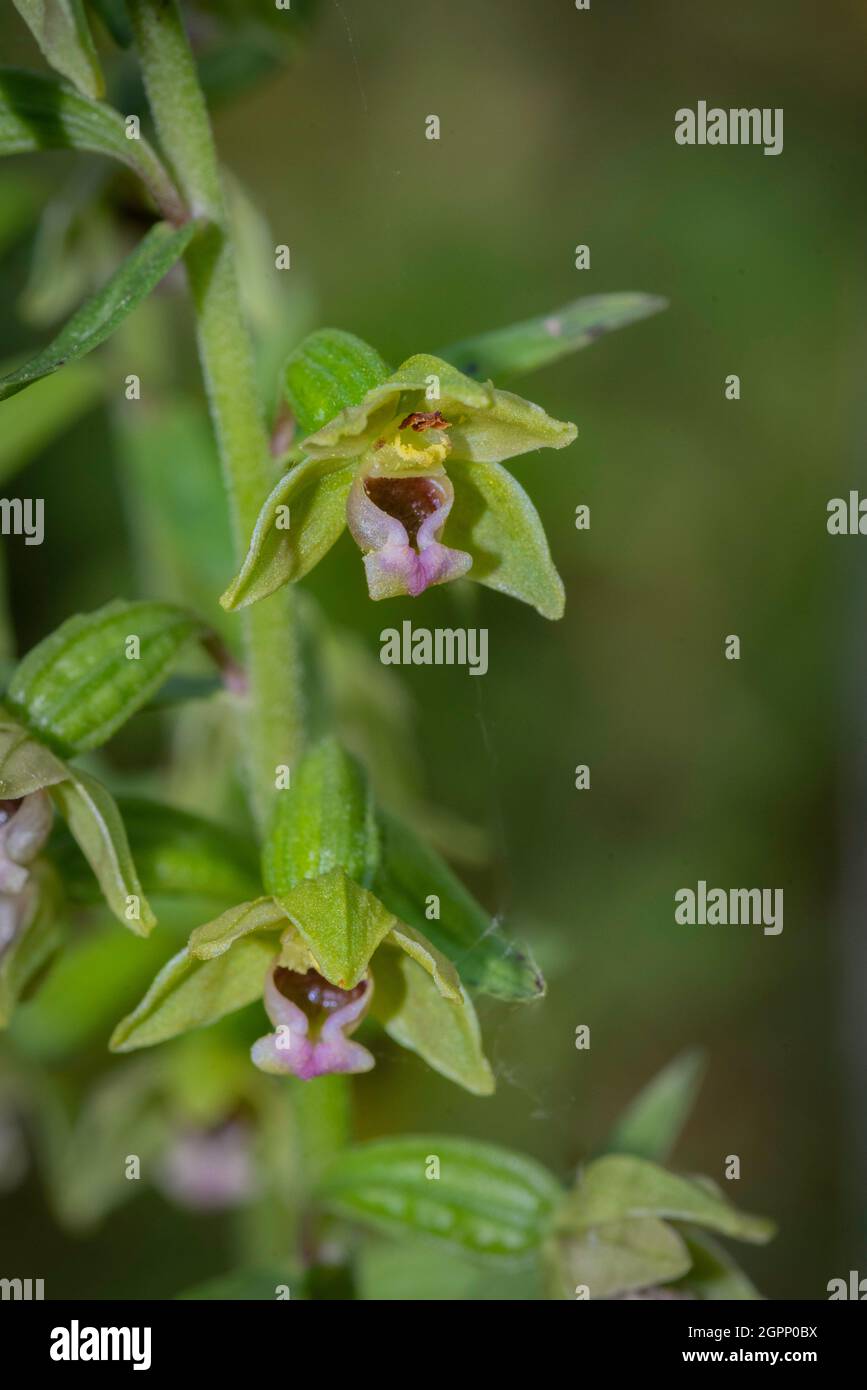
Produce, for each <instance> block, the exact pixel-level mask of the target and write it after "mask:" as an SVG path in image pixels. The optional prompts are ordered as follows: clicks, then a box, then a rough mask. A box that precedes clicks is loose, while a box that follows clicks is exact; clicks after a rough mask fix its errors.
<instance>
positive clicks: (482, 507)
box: [443, 459, 565, 618]
mask: <svg viewBox="0 0 867 1390" xmlns="http://www.w3.org/2000/svg"><path fill="white" fill-rule="evenodd" d="M448 472H449V477H450V478H451V480H452V482H453V484H454V488H455V502H454V506H453V508H452V513H451V516H450V517H449V519H448V521H447V523H446V528H445V532H444V533H443V542H444V544H446V545H449V546H453V547H455V548H456V549H458V550H466V551H468V552H469V554H470V555H472V557H473V567H472V569H471V570H470V572H469V574H468V576H467V577H468V578H469V579H475V580H477V581H478V582H479V583H480V584H486V585H487V586H488V588H490V589H497V590H498V591H499V592H500V593H503V594H508V595H509V597H510V598H517V599H520V600H521V602H522V603H529V604H530V605H531V606H532V607H533V608H535V609H536V610H537V611H538V612H539V613H541V615H542V617H543V618H562V616H563V609H564V606H565V595H564V591H563V581H562V579H561V578H560V576H559V574H558V573H557V571H556V569H555V568H554V562H553V560H552V559H551V552H550V550H549V549H548V541H547V538H546V536H545V531H544V528H543V526H542V522H541V520H540V519H539V513H538V512H537V511H536V508H535V507H534V506H533V503H532V502H531V501H530V499H529V497H528V496H527V494H526V492H525V491H524V489H523V488H522V487H521V485H520V483H518V482H517V481H516V479H515V478H513V477H512V475H511V473H508V472H507V471H506V469H505V468H500V467H499V465H498V464H496V463H463V462H460V463H458V462H456V461H455V460H454V459H450V460H449V464H448Z"/></svg>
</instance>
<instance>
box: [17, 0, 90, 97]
mask: <svg viewBox="0 0 867 1390" xmlns="http://www.w3.org/2000/svg"><path fill="white" fill-rule="evenodd" d="M14 4H15V8H16V10H17V11H18V13H19V14H20V15H21V18H22V19H23V20H24V21H25V23H26V24H28V25H29V27H30V29H31V31H32V33H33V37H34V38H35V40H36V42H37V43H38V44H39V47H40V48H41V49H42V52H43V53H44V55H45V58H46V60H47V61H48V62H49V63H50V64H51V66H52V67H53V68H54V69H55V70H56V71H57V72H59V73H61V74H62V75H63V76H64V77H68V78H69V80H70V82H73V83H74V84H75V86H76V87H77V88H78V90H79V91H80V92H83V93H84V95H85V96H86V97H101V96H103V95H104V93H105V82H104V80H103V76H102V69H101V68H100V66H99V58H98V57H97V56H96V48H95V47H94V43H93V38H92V37H91V33H90V28H89V27H88V23H87V15H86V14H85V12H84V6H83V4H82V0H14Z"/></svg>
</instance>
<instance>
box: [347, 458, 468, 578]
mask: <svg viewBox="0 0 867 1390" xmlns="http://www.w3.org/2000/svg"><path fill="white" fill-rule="evenodd" d="M453 502H454V489H453V487H452V485H451V483H450V481H449V479H448V478H447V477H445V475H443V476H442V477H441V478H432V477H426V476H417V475H404V476H400V475H398V476H394V477H392V476H377V475H375V474H368V475H367V476H364V475H360V476H359V477H357V478H356V480H355V482H354V483H353V486H352V491H351V492H350V494H349V503H348V506H347V522H348V525H349V529H350V531H351V532H352V535H353V537H354V539H355V541H356V542H357V544H358V545H359V546H360V548H361V550H362V551H364V568H365V570H366V572H367V586H368V589H369V591H370V597H371V598H373V599H381V598H393V597H395V596H396V595H398V594H409V595H410V596H411V597H412V598H416V597H417V596H418V595H419V594H421V593H423V592H424V590H425V589H428V588H430V587H431V585H433V584H445V583H447V582H448V581H449V580H451V579H459V578H460V577H461V575H463V574H466V572H467V570H468V569H469V568H470V566H471V565H472V557H471V556H469V555H467V554H466V553H465V552H464V551H462V550H451V549H450V548H449V547H448V546H445V545H442V544H440V541H439V539H438V537H439V535H440V532H441V531H442V529H443V527H444V526H445V523H446V520H447V519H448V515H449V512H450V511H451V509H452V503H453Z"/></svg>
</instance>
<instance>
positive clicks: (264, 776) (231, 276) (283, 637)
mask: <svg viewBox="0 0 867 1390" xmlns="http://www.w3.org/2000/svg"><path fill="white" fill-rule="evenodd" d="M129 10H130V16H131V19H132V23H133V28H134V32H135V37H136V42H137V45H138V50H139V54H140V58H141V65H142V72H143V75H144V81H145V87H146V90H147V94H148V100H149V102H150V107H151V111H152V113H153V117H154V121H155V123H156V127H157V133H158V135H159V138H160V143H161V145H162V148H163V151H164V153H165V155H166V157H167V158H168V160H169V163H170V164H171V167H172V171H173V173H174V176H175V178H176V180H177V183H178V186H179V188H180V190H181V193H182V194H183V196H184V198H185V199H186V202H187V205H188V208H189V211H190V213H191V215H192V216H195V217H201V218H204V219H206V220H207V224H208V225H207V227H206V229H205V231H204V232H203V233H202V234H201V235H200V236H197V237H196V238H195V239H194V241H193V243H192V244H191V245H190V247H189V249H188V251H187V255H186V266H187V274H188V276H189V281H190V289H191V293H192V298H193V304H194V307H195V311H196V323H197V336H198V344H199V356H200V358H201V362H202V371H203V374H204V378H205V386H206V389H207V393H208V401H209V404H210V410H211V418H212V420H213V425H214V432H215V434H216V437H217V443H218V447H219V451H220V458H221V461H222V466H223V476H224V479H225V484H226V492H227V495H228V499H229V507H230V510H231V516H232V528H233V534H234V539H235V552H236V554H235V559H236V560H240V558H241V557H242V556H243V553H244V550H245V548H246V544H247V541H248V539H249V537H250V533H251V532H252V530H253V526H254V524H255V521H256V517H257V515H258V512H259V508H260V506H261V504H262V501H263V499H264V498H265V496H266V495H267V493H268V491H269V489H270V487H271V484H272V481H273V479H272V475H271V468H272V464H271V459H270V454H269V442H268V436H267V433H266V430H265V423H264V418H263V413H262V407H261V402H260V400H259V395H258V392H257V389H256V385H255V380H254V375H253V356H252V349H251V345H250V340H249V335H248V333H247V329H246V326H245V324H244V321H243V318H242V315H241V307H240V299H239V293H238V280H237V274H236V269H235V258H234V249H233V246H232V239H231V235H230V233H229V228H228V225H227V221H226V212H225V206H224V201H223V192H222V186H221V180H220V171H219V165H218V162H217V154H216V149H215V147H214V139H213V134H212V131H211V124H210V120H209V117H208V112H207V107H206V105H205V100H204V96H203V94H202V90H201V87H200V85H199V79H198V75H197V72H196V65H195V60H194V58H193V55H192V52H191V51H190V46H189V43H188V42H187V37H186V34H185V33H184V29H183V24H182V21H181V16H180V12H179V10H178V6H177V3H176V0H130V4H129ZM241 621H242V623H243V627H244V648H245V662H246V667H247V672H248V676H249V683H250V689H249V715H248V717H247V718H245V732H246V743H247V750H248V768H249V774H250V788H251V797H252V802H253V808H254V811H255V814H256V816H257V819H258V821H259V824H260V827H261V826H264V825H265V824H266V823H267V819H268V813H269V808H270V805H271V802H272V799H273V796H274V793H275V789H276V778H277V769H278V768H280V767H283V766H288V767H291V766H292V765H293V763H294V762H295V760H296V759H297V755H298V752H299V748H300V743H301V738H302V710H301V698H300V689H299V687H300V679H299V666H300V663H299V652H298V639H297V630H296V622H295V613H294V606H293V604H292V603H291V600H290V597H289V591H288V590H285V589H284V590H282V591H281V592H280V593H279V594H276V595H274V596H273V597H272V598H269V599H267V600H265V601H264V602H263V603H258V604H255V605H254V606H253V607H252V608H250V609H249V610H247V611H245V612H244V613H243V614H242V615H241Z"/></svg>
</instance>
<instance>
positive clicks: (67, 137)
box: [0, 68, 184, 221]
mask: <svg viewBox="0 0 867 1390" xmlns="http://www.w3.org/2000/svg"><path fill="white" fill-rule="evenodd" d="M62 149H69V150H86V151H88V152H90V153H91V154H101V155H106V156H108V158H110V159H117V160H119V161H120V163H121V164H125V165H126V167H127V168H128V169H131V170H132V171H133V173H134V174H137V175H138V177H139V178H140V179H141V180H142V182H143V183H144V184H145V186H146V188H147V189H148V190H149V191H150V193H151V195H152V197H153V198H154V201H155V202H156V204H157V206H158V207H159V208H160V210H161V211H162V213H163V215H164V216H166V217H171V218H172V220H174V221H181V220H182V218H183V216H184V206H183V203H182V201H181V198H180V195H179V193H178V191H177V189H176V188H175V187H174V184H173V183H172V181H171V179H170V178H169V176H168V174H167V173H166V171H165V169H164V167H163V165H162V164H161V163H160V161H159V159H158V158H157V156H156V154H155V153H154V151H153V149H152V148H151V146H150V145H149V144H148V142H147V141H146V140H145V139H143V138H139V139H138V140H129V139H127V135H126V125H125V123H124V118H123V116H121V114H120V112H118V111H115V110H113V108H112V107H111V106H107V105H106V104H105V103H104V102H101V101H91V100H90V98H89V97H85V96H82V95H81V93H80V92H76V91H75V90H74V89H73V88H72V87H68V86H67V85H66V83H65V82H59V81H58V80H57V79H56V78H54V77H43V76H42V75H41V74H40V73H36V72H22V71H20V70H18V69H16V68H2V69H0V155H6V154H33V153H34V152H36V151H38V150H62Z"/></svg>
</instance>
